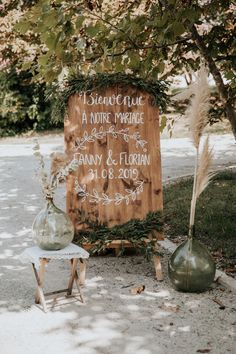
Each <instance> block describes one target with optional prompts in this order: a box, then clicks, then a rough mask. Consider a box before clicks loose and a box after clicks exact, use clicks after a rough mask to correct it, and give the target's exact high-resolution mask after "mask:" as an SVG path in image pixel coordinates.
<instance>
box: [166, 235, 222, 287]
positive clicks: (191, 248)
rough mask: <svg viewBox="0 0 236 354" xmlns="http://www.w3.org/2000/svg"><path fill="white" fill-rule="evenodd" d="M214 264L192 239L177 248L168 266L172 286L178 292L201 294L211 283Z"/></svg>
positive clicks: (199, 244)
mask: <svg viewBox="0 0 236 354" xmlns="http://www.w3.org/2000/svg"><path fill="white" fill-rule="evenodd" d="M215 272H216V266H215V262H214V260H213V258H212V256H211V254H210V253H209V252H208V250H207V248H206V247H205V246H204V245H203V244H201V243H200V242H199V241H197V240H195V239H194V237H189V238H188V239H187V240H186V241H184V242H183V243H182V244H181V245H179V246H178V247H177V249H176V250H175V251H174V253H173V254H172V255H171V257H170V260H169V264H168V274H169V278H170V280H171V283H172V284H173V286H174V287H175V288H176V289H177V290H180V291H185V292H202V291H204V290H206V289H207V288H208V287H209V286H210V285H211V284H212V282H213V280H214V277H215Z"/></svg>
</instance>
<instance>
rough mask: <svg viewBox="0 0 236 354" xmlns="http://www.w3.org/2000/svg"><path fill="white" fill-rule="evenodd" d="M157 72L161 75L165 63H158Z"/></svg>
mask: <svg viewBox="0 0 236 354" xmlns="http://www.w3.org/2000/svg"><path fill="white" fill-rule="evenodd" d="M157 67H158V71H159V72H160V73H163V71H164V69H165V63H164V62H163V61H161V62H160V63H158V66H157Z"/></svg>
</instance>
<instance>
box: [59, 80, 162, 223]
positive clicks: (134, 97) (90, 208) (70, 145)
mask: <svg viewBox="0 0 236 354" xmlns="http://www.w3.org/2000/svg"><path fill="white" fill-rule="evenodd" d="M109 100H110V101H109ZM114 102H115V103H116V104H113V103H114ZM110 103H111V104H110ZM81 138H82V140H81ZM83 139H84V140H83ZM76 142H77V150H76V156H77V158H79V160H80V161H81V165H80V166H79V168H78V172H77V174H76V177H77V179H78V182H79V185H80V186H81V188H82V189H84V193H83V192H82V194H80V195H83V196H84V198H82V197H81V196H80V197H79V198H78V196H77V195H76V193H75V178H74V177H70V178H69V179H68V183H67V211H68V213H69V214H70V216H71V218H72V220H73V222H74V223H75V224H76V222H77V219H78V217H77V216H76V209H78V210H80V211H82V212H84V213H85V215H86V216H88V217H89V218H90V219H92V220H99V222H106V223H107V224H108V225H109V226H113V225H115V224H123V223H125V222H127V221H129V220H130V219H133V218H139V219H143V218H145V216H146V214H147V213H148V212H149V211H156V210H162V208H163V201H162V182H161V156H160V132H159V111H158V107H155V106H153V105H152V103H151V97H150V95H149V94H147V93H145V92H141V91H137V90H136V89H135V88H133V87H118V86H116V87H111V88H107V89H106V90H104V91H100V92H93V93H92V94H91V96H90V95H87V96H86V95H85V94H80V95H73V96H71V97H70V99H69V107H68V120H66V122H65V145H66V150H67V151H70V152H71V151H73V149H74V148H75V147H76ZM138 183H139V184H138ZM142 188H143V191H142ZM139 191H140V192H139ZM86 193H88V194H86Z"/></svg>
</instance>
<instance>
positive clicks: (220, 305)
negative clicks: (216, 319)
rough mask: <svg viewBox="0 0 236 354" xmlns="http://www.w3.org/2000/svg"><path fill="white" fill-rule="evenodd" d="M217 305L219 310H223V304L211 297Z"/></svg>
mask: <svg viewBox="0 0 236 354" xmlns="http://www.w3.org/2000/svg"><path fill="white" fill-rule="evenodd" d="M212 300H213V301H214V302H215V303H216V304H217V305H219V309H220V310H225V305H224V304H223V303H222V302H221V301H220V300H218V299H217V298H215V299H212Z"/></svg>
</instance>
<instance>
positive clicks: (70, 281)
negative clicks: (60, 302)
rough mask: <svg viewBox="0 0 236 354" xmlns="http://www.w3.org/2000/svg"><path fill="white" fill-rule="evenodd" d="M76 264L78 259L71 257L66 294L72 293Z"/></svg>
mask: <svg viewBox="0 0 236 354" xmlns="http://www.w3.org/2000/svg"><path fill="white" fill-rule="evenodd" d="M77 264H78V259H77V258H72V259H71V276H70V280H69V284H68V290H67V296H69V295H71V294H72V288H73V284H74V279H75V272H76V268H77Z"/></svg>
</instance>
